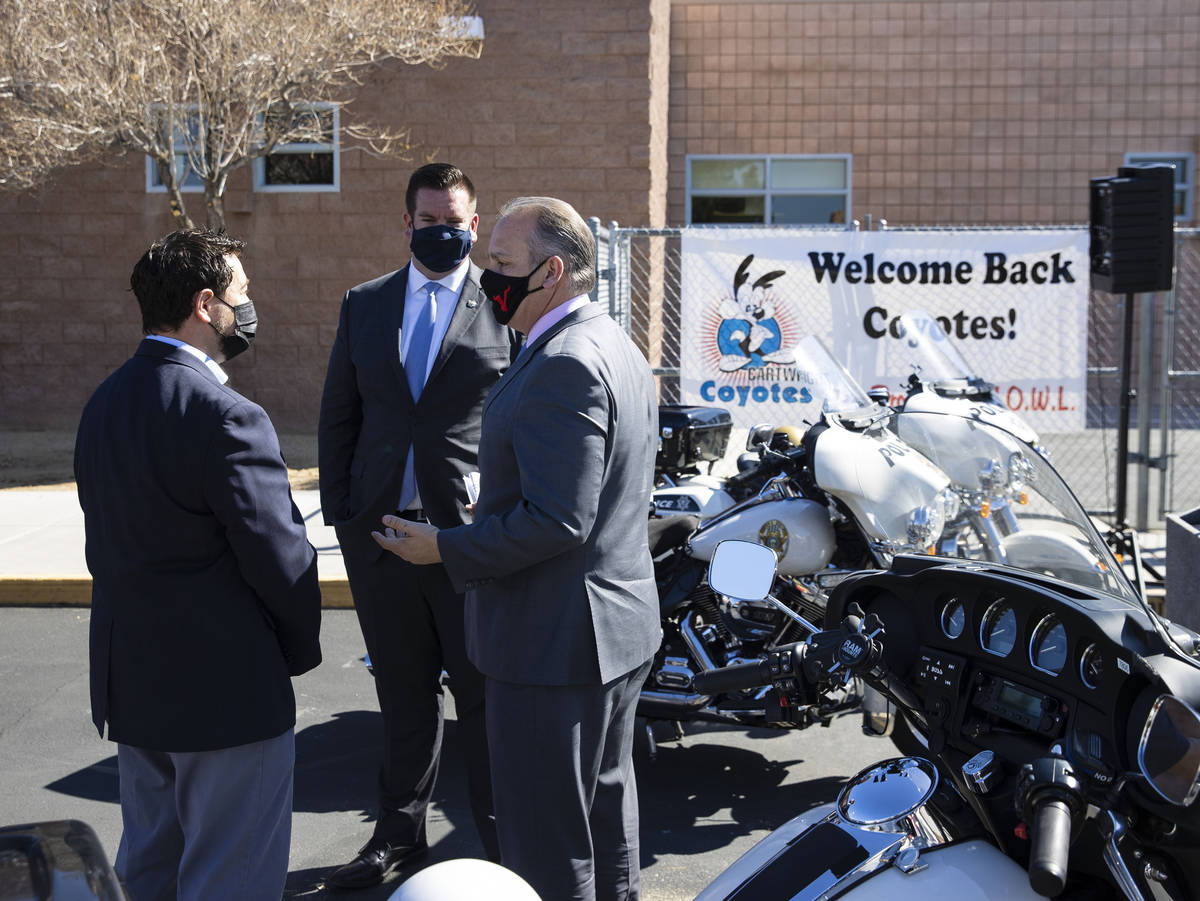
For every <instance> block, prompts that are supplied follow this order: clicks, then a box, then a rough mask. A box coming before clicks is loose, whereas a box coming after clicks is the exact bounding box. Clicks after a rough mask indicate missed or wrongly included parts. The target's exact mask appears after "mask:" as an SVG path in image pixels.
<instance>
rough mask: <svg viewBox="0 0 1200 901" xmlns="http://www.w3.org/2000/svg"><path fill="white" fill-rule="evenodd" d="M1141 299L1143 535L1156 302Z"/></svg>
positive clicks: (1139, 463)
mask: <svg viewBox="0 0 1200 901" xmlns="http://www.w3.org/2000/svg"><path fill="white" fill-rule="evenodd" d="M1156 296H1157V295H1155V294H1143V295H1142V331H1141V335H1140V336H1139V337H1138V387H1137V399H1138V422H1137V430H1138V453H1137V467H1138V470H1137V486H1138V498H1137V520H1136V528H1137V530H1138V531H1139V532H1144V531H1146V529H1147V528H1148V527H1149V520H1150V411H1151V409H1152V404H1151V400H1152V398H1153V396H1154V382H1153V378H1154V373H1153V372H1151V371H1150V368H1151V366H1152V365H1153V364H1152V363H1151V356H1152V352H1153V350H1154V298H1155V297H1156Z"/></svg>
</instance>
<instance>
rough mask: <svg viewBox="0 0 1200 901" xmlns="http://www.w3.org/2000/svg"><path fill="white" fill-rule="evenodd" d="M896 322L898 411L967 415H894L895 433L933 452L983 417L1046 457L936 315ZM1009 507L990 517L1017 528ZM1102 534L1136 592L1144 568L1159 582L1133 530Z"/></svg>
mask: <svg viewBox="0 0 1200 901" xmlns="http://www.w3.org/2000/svg"><path fill="white" fill-rule="evenodd" d="M898 326H899V331H900V335H901V340H900V342H899V345H898V348H899V353H900V354H901V360H902V363H904V364H906V365H907V368H909V369H910V370H911V373H910V375H909V376H908V381H907V384H906V389H907V390H906V394H905V396H904V398H903V399H902V401H901V403H900V404H899V405H898V406H896V407H895V409H896V410H897V412H898V413H902V414H903V413H911V412H925V413H944V414H946V415H947V416H948V417H958V420H967V421H965V422H964V421H956V420H955V419H953V418H949V419H946V420H942V421H941V424H940V428H939V429H938V430H937V432H936V433H934V432H930V431H926V430H913V429H911V428H909V426H911V425H912V423H913V422H914V420H913V419H912V418H911V417H905V416H898V417H897V418H896V419H895V420H894V428H895V429H896V431H897V434H899V435H900V436H901V437H902V438H904V439H905V440H906V441H907V442H908V443H909V444H912V445H913V446H914V447H916V448H917V449H918V450H920V451H921V452H922V453H924V454H925V455H926V456H929V457H931V458H932V457H936V456H937V454H936V452H934V450H933V445H931V443H930V442H931V441H932V442H936V443H937V444H939V445H943V446H944V445H946V444H947V442H948V441H951V442H953V441H954V439H953V436H952V435H951V433H952V432H953V431H955V430H958V431H961V432H969V431H971V430H972V428H973V426H972V425H971V423H972V422H986V423H988V424H989V425H992V426H994V427H996V428H997V429H1000V430H1002V431H1004V432H1007V433H1009V434H1010V435H1012V436H1013V437H1014V438H1016V439H1017V440H1018V441H1020V442H1023V443H1024V444H1027V445H1029V446H1030V447H1032V448H1033V449H1034V450H1036V451H1037V452H1038V453H1039V454H1041V455H1042V456H1043V457H1045V458H1046V459H1047V460H1049V458H1050V453H1049V451H1048V449H1047V448H1046V447H1045V446H1044V445H1043V444H1041V442H1040V441H1039V438H1038V434H1037V432H1036V431H1035V430H1034V429H1033V427H1032V426H1030V425H1029V423H1027V422H1026V421H1025V420H1024V419H1022V418H1021V417H1020V415H1018V414H1017V413H1016V412H1015V411H1012V410H1009V409H1008V408H1007V407H1006V406H1005V405H1004V404H1003V403H1002V402H1001V400H1000V398H999V397H998V396H997V395H996V387H995V386H994V385H992V384H990V383H989V382H986V381H985V380H983V379H982V378H980V377H979V376H978V375H975V374H974V370H973V369H971V367H970V366H969V365H968V364H967V363H966V361H965V360H964V359H963V357H962V355H961V354H960V353H959V352H958V350H957V349H956V348H955V347H954V345H953V343H952V342H951V340H950V338H949V337H948V336H947V335H946V332H945V330H944V329H943V328H942V326H941V324H940V323H939V322H938V320H937V319H936V318H934V317H933V316H931V315H930V314H928V313H926V312H923V311H920V310H911V311H908V312H906V313H904V314H903V315H902V316H900V318H899V320H898ZM870 393H871V395H872V397H873V398H875V399H876V400H877V401H880V402H883V403H886V402H887V401H886V400H883V397H882V395H883V394H885V393H886V389H883V390H882V391H879V392H877V389H872V391H871V392H870ZM941 459H942V464H941V465H943V466H944V467H947V469H948V471H950V472H951V475H955V473H954V472H953V471H952V470H951V469H950V467H951V465H952V464H951V461H949V460H948V459H947V458H946V456H945V455H944V454H943V455H942V456H941ZM1000 462H1002V461H998V460H994V461H992V467H993V471H995V472H998V470H999V466H1000ZM1009 512H1010V511H1009V508H1008V506H1007V505H1006V504H1004V503H1003V502H1001V503H1000V504H999V505H998V506H997V508H996V510H995V514H996V518H995V519H994V520H993V522H994V523H996V524H998V526H1000V527H1004V528H1007V529H1009V530H1012V529H1015V527H1016V525H1015V523H1014V522H1013V521H1012V518H1011V517H1010V516H1009ZM1104 539H1105V542H1106V543H1107V544H1108V545H1109V547H1111V548H1112V549H1113V550H1114V551H1115V552H1116V553H1119V554H1122V555H1127V556H1128V557H1129V559H1130V560H1131V562H1132V567H1131V569H1132V571H1133V578H1134V581H1135V583H1136V587H1137V590H1138V592H1139V593H1141V594H1142V595H1145V593H1146V585H1145V576H1146V574H1149V575H1150V576H1151V577H1152V578H1153V579H1155V580H1156V581H1158V582H1160V583H1161V582H1162V580H1163V576H1162V574H1161V573H1160V572H1158V571H1157V570H1155V569H1154V567H1152V566H1150V565H1148V564H1147V563H1146V562H1145V561H1144V560H1143V559H1142V555H1141V549H1140V547H1139V546H1138V538H1137V533H1136V532H1133V531H1128V530H1123V531H1117V530H1112V531H1107V532H1106V533H1105V535H1104Z"/></svg>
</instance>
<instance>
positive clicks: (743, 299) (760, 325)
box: [717, 254, 795, 372]
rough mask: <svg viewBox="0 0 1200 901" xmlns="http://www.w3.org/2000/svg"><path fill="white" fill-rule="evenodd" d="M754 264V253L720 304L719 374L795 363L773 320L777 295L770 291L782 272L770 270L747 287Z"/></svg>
mask: <svg viewBox="0 0 1200 901" xmlns="http://www.w3.org/2000/svg"><path fill="white" fill-rule="evenodd" d="M753 261H754V254H749V255H748V256H747V257H746V258H745V259H744V260H742V263H741V265H740V266H738V268H737V273H736V274H735V275H734V276H733V293H732V294H731V295H729V296H727V297H726V298H725V299H724V300H722V301H721V305H720V314H721V325H720V327H719V328H718V329H717V349H718V350H719V351H720V353H721V371H722V372H737V371H738V370H740V369H757V368H760V367H763V366H766V365H767V364H768V363H770V364H774V365H781V366H787V365H789V364H791V363H794V362H795V357H793V356H792V354H791V352H790V351H786V350H783V330H782V329H781V328H780V327H779V322H778V321H777V320H776V319H775V301H776V296H775V292H774V291H773V290H771V286H772V284H774V282H775V279H777V278H779V276H781V275H783V274H784V270H782V269H773V270H771V271H770V272H768V273H766V274H765V275H762V276H760V277H759V278H758V279H756V280H755V282H754V283H753V284H751V285H747V284H746V283H747V282H749V281H750V264H751V263H752V262H753Z"/></svg>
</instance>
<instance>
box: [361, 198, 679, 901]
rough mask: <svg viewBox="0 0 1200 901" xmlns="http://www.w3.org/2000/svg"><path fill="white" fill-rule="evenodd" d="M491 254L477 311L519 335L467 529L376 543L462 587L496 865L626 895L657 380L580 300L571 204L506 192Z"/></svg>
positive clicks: (557, 889)
mask: <svg viewBox="0 0 1200 901" xmlns="http://www.w3.org/2000/svg"><path fill="white" fill-rule="evenodd" d="M488 256H489V258H490V259H491V265H490V267H489V268H488V269H486V270H485V271H484V273H483V277H482V279H481V282H480V284H481V285H482V287H483V290H484V292H485V293H486V294H487V296H488V300H489V303H490V304H491V305H492V312H493V314H494V315H495V317H496V319H497V320H499V321H500V322H505V323H511V325H512V327H513V328H514V329H515V330H517V331H519V332H521V333H523V334H525V335H526V343H525V349H524V350H523V351H522V352H521V355H520V356H519V357H518V358H517V361H516V362H515V363H514V364H513V365H512V367H511V368H510V369H509V370H508V372H507V373H506V374H505V376H504V378H502V379H501V380H500V381H499V383H498V384H497V385H496V387H495V388H493V389H492V392H491V394H489V395H488V398H487V400H486V402H485V403H484V405H483V434H482V437H481V439H480V442H479V478H480V489H479V502H478V504H477V506H476V508H475V510H474V521H473V522H472V523H469V524H466V525H461V526H454V527H452V528H443V529H442V530H440V531H439V530H438V529H437V528H435V527H434V526H436V523H435V524H433V525H426V524H421V523H414V522H409V521H406V520H404V519H401V518H398V517H394V516H385V517H383V524H384V526H385V527H386V528H385V530H384V531H381V532H376V533H375V534H374V538H375V540H376V541H377V542H378V543H379V544H380V545H381V546H382V547H384V548H386V549H387V550H389V551H391V552H393V553H395V554H397V555H398V556H400V557H402V558H403V559H405V560H407V561H409V562H410V563H413V564H417V565H421V564H432V563H437V564H438V565H439V566H444V568H445V570H446V572H448V573H449V576H450V580H451V582H452V583H453V584H454V585H456V586H459V587H461V588H463V589H464V590H467V591H468V594H467V606H466V630H467V652H468V653H469V654H470V655H471V660H472V661H473V662H474V663H475V665H476V666H477V667H479V669H480V670H481V671H482V672H483V673H484V674H485V675H486V676H487V693H486V698H487V705H486V706H487V731H488V749H489V752H490V754H491V764H492V784H493V788H494V795H495V803H496V826H497V829H498V831H499V835H500V852H501V860H502V862H503V864H504V865H505V866H506V867H509V868H510V869H512V870H515V871H516V872H517V873H518V874H519V875H521V876H522V877H524V878H525V879H526V880H527V881H528V882H529V884H530V885H531V886H533V888H534V890H535V891H536V892H538V894H539V895H540V896H541V897H543V898H545V899H547V901H550V899H554V901H567V899H571V901H636V899H637V897H638V892H639V870H638V865H639V862H638V805H637V789H636V786H635V782H634V773H633V756H632V749H633V733H634V728H633V726H634V714H635V710H636V707H637V699H638V694H639V691H640V690H641V687H642V683H643V682H644V681H645V678H646V674H647V673H648V672H649V669H650V661H651V658H652V657H653V655H654V652H655V651H656V650H657V649H658V646H659V642H660V640H661V638H662V630H661V628H660V626H659V612H658V591H657V589H656V588H655V584H654V566H653V563H652V561H651V559H650V547H649V541H648V537H647V533H646V529H647V518H646V510H647V509H648V507H649V504H650V495H651V487H652V486H651V480H652V478H653V472H654V455H655V453H656V451H657V434H658V402H657V397H656V391H655V386H654V376H653V375H652V374H651V370H650V366H649V364H648V363H647V362H646V358H645V357H644V356H643V355H642V353H641V352H640V351H639V350H638V349H637V347H636V346H635V345H634V344H633V342H632V341H630V340H629V336H628V335H626V334H625V332H624V330H623V329H622V328H621V327H620V326H619V325H617V323H615V322H614V321H613V320H612V319H611V318H609V316H608V315H607V314H606V312H605V311H604V310H603V309H602V308H600V306H599V305H597V304H594V303H590V302H589V300H588V292H589V291H590V290H591V289H592V287H593V285H594V284H595V279H596V252H595V241H594V239H593V237H592V234H591V232H590V231H589V230H588V227H587V225H586V223H584V221H583V219H582V218H580V216H579V214H578V213H577V212H576V211H575V209H574V208H573V207H572V206H570V204H567V203H565V202H563V201H561V200H557V199H555V198H553V197H519V198H516V199H515V200H512V201H509V202H508V203H507V204H505V206H504V208H503V209H501V210H500V219H499V221H498V222H497V223H496V227H495V229H494V230H493V231H492V239H491V244H490V246H489V248H488Z"/></svg>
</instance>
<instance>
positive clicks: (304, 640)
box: [75, 339, 321, 751]
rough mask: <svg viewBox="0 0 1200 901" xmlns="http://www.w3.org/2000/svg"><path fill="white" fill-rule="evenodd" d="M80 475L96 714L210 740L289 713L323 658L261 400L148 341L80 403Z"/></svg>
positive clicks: (166, 742)
mask: <svg viewBox="0 0 1200 901" xmlns="http://www.w3.org/2000/svg"><path fill="white" fill-rule="evenodd" d="M75 478H76V483H77V486H78V490H79V503H80V506H81V507H82V508H83V514H84V523H85V530H86V540H87V544H86V553H87V563H88V569H89V570H91V573H92V616H91V690H92V719H93V721H94V722H95V723H96V728H97V729H99V730H100V732H101V734H102V735H103V732H104V729H103V726H104V722H105V720H107V721H108V737H109V738H110V739H112V740H113V741H117V742H121V743H123V744H129V745H134V746H136V747H140V748H147V749H150V750H159V751H207V750H213V749H217V748H228V747H235V746H237V745H243V744H248V743H250V742H254V741H262V740H264V739H267V738H273V737H275V736H277V735H280V734H282V733H283V732H285V731H286V730H287V729H289V728H291V727H292V726H294V725H295V721H296V708H295V696H294V695H293V693H292V684H291V679H290V678H289V677H290V676H295V675H298V674H300V673H303V672H305V671H307V670H310V669H312V668H313V667H315V666H316V665H317V664H318V663H320V661H321V651H320V646H319V643H318V632H319V629H320V617H321V597H320V589H319V587H318V584H317V561H316V554H315V552H314V551H313V548H312V545H310V544H309V543H308V539H307V537H306V533H305V528H304V522H303V519H302V518H301V516H300V513H299V511H298V510H297V509H296V505H295V504H294V503H293V502H292V498H291V492H290V489H289V487H288V481H287V467H286V465H285V464H284V462H283V458H282V456H281V455H280V451H279V441H278V438H277V436H276V434H275V430H274V428H273V427H272V425H271V422H270V420H269V419H268V418H267V414H266V413H265V412H264V411H263V409H262V408H261V407H260V406H258V405H257V404H255V403H252V402H251V401H249V400H247V399H246V398H244V397H242V396H241V395H240V394H238V393H237V392H236V391H234V390H233V389H231V388H228V387H226V386H223V385H221V384H220V383H219V382H218V380H217V378H216V376H215V375H214V374H213V373H212V372H210V371H209V370H208V369H207V367H206V366H205V365H204V363H202V362H201V361H199V360H197V359H196V358H195V357H193V356H192V355H190V354H189V353H187V352H186V351H184V350H183V349H181V348H178V347H174V346H172V345H169V344H165V343H163V342H161V341H154V340H150V339H146V340H144V341H142V343H141V345H140V346H139V347H138V349H137V352H136V353H135V354H134V356H133V357H132V358H131V359H129V360H128V361H127V362H126V363H125V364H124V365H123V366H122V367H121V368H120V369H118V370H117V371H116V372H114V373H113V374H112V375H111V376H109V377H108V378H107V379H106V380H105V381H104V382H103V383H102V384H101V385H100V387H99V388H98V389H97V390H96V393H95V394H94V395H92V398H91V400H90V401H89V402H88V404H87V406H86V407H85V408H84V411H83V417H82V419H81V421H80V424H79V434H78V436H77V438H76V443H75Z"/></svg>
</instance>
